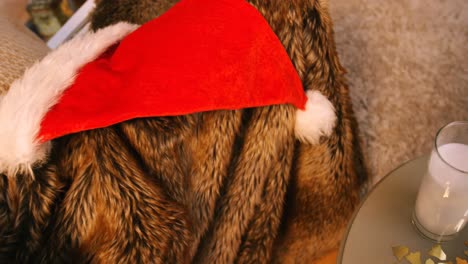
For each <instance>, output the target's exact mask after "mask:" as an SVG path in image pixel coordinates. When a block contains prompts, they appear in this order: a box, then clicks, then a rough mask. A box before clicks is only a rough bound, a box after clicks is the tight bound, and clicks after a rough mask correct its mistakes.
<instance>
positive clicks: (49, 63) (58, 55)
mask: <svg viewBox="0 0 468 264" xmlns="http://www.w3.org/2000/svg"><path fill="white" fill-rule="evenodd" d="M135 28H136V26H135V25H130V24H127V23H124V22H122V23H119V24H116V25H114V26H111V27H108V28H106V29H105V30H101V31H97V32H96V33H92V34H88V35H85V36H82V37H78V38H76V39H73V40H72V41H70V42H67V43H65V44H64V45H63V46H62V47H61V48H59V49H58V50H55V51H53V52H51V53H50V54H49V55H47V57H46V58H45V59H43V60H42V61H41V62H39V63H36V64H35V65H34V66H32V67H31V68H29V69H28V70H27V71H26V73H25V74H24V77H23V78H20V79H18V80H16V81H15V82H13V83H12V85H11V87H10V90H9V91H8V93H6V94H5V95H4V96H2V99H1V104H0V124H1V127H2V128H1V129H0V149H1V150H2V151H0V173H6V174H7V175H9V176H13V175H15V174H16V173H17V172H20V173H25V172H27V173H31V174H32V166H33V165H34V164H36V163H41V162H44V161H45V160H46V157H47V153H48V151H49V149H50V144H48V143H46V144H41V142H40V139H39V138H38V137H37V135H38V133H39V128H40V123H41V120H42V118H43V117H44V116H45V114H46V113H47V111H48V110H49V108H50V107H52V106H53V105H54V104H55V103H56V102H57V101H58V99H59V98H60V95H61V94H62V92H63V91H64V90H65V89H66V88H67V87H68V86H69V85H70V84H71V83H72V82H73V80H74V78H75V76H76V74H77V72H78V70H79V69H80V68H81V67H82V66H83V65H84V64H85V63H87V62H89V61H91V60H93V59H95V58H96V57H97V56H99V55H100V54H101V53H102V52H104V51H105V50H106V49H107V48H108V47H109V46H110V45H112V44H114V43H116V42H118V41H119V40H120V39H122V37H124V36H126V35H127V34H128V33H130V32H132V31H133V30H134V29H135ZM75 54H80V56H74V55H75ZM44 71H46V72H44ZM51 73H58V74H51ZM25 98H27V99H26V100H24V99H25Z"/></svg>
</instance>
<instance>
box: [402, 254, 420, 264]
mask: <svg viewBox="0 0 468 264" xmlns="http://www.w3.org/2000/svg"><path fill="white" fill-rule="evenodd" d="M405 258H406V260H408V261H409V263H411V264H421V252H419V251H416V252H413V253H410V254H409V255H408V256H406V257H405Z"/></svg>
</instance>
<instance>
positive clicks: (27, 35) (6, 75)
mask: <svg viewBox="0 0 468 264" xmlns="http://www.w3.org/2000/svg"><path fill="white" fill-rule="evenodd" d="M0 40H1V41H0V93H3V92H5V91H6V90H7V89H8V88H9V86H10V84H11V83H12V82H13V80H15V79H17V78H18V77H20V76H21V75H22V74H23V72H24V70H25V69H26V68H27V67H29V66H31V65H32V64H33V63H34V62H35V61H37V60H38V59H40V58H42V57H43V56H44V55H45V54H46V53H47V52H48V50H49V49H48V48H47V46H46V44H45V42H43V41H42V40H40V39H39V38H38V37H37V36H35V35H34V33H32V32H31V31H30V30H29V29H28V28H26V27H25V26H24V25H22V24H21V22H20V21H16V20H14V18H11V17H9V16H7V15H4V12H0Z"/></svg>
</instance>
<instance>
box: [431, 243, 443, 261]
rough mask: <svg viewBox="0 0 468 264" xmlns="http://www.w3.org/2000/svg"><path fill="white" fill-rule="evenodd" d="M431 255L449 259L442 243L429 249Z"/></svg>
mask: <svg viewBox="0 0 468 264" xmlns="http://www.w3.org/2000/svg"><path fill="white" fill-rule="evenodd" d="M428 254H429V256H432V257H435V258H438V259H440V260H447V254H445V252H444V250H443V249H442V247H441V246H440V245H434V246H432V249H431V250H430V251H429V253H428Z"/></svg>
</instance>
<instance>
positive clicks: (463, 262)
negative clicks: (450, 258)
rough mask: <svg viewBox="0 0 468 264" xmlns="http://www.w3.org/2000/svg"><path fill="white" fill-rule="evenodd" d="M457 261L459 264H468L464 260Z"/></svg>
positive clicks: (458, 259)
mask: <svg viewBox="0 0 468 264" xmlns="http://www.w3.org/2000/svg"><path fill="white" fill-rule="evenodd" d="M456 260H457V264H468V261H466V260H464V259H461V258H458V257H457V258H456Z"/></svg>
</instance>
